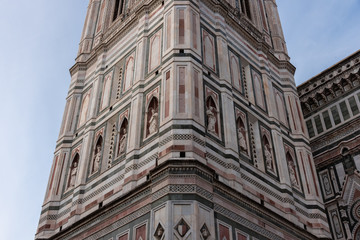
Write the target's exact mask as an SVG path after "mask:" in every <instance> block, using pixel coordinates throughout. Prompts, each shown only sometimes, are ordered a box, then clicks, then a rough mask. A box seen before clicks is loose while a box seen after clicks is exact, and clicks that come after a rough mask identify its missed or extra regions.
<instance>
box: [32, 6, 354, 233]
mask: <svg viewBox="0 0 360 240" xmlns="http://www.w3.org/2000/svg"><path fill="white" fill-rule="evenodd" d="M289 60H290V58H289V56H288V54H287V50H286V43H285V40H284V36H283V33H282V28H281V23H280V19H279V16H278V11H277V5H276V2H275V0H184V1H171V0H164V1H161V0H90V1H89V6H88V13H87V16H86V19H85V24H84V29H83V33H82V37H81V40H80V46H79V51H78V54H77V58H76V62H75V64H74V66H73V67H72V68H71V69H70V73H71V82H70V87H69V92H68V96H67V98H66V107H65V111H64V115H63V120H62V125H61V129H60V134H59V138H58V140H57V145H56V149H55V154H54V158H53V165H52V168H51V172H50V177H49V182H48V186H47V190H46V195H45V199H44V203H43V206H42V211H41V216H40V220H39V225H38V229H37V233H36V236H35V239H38V240H40V239H89V240H90V239H102V240H130V239H131V240H145V239H154V240H172V239H184V240H190V239H194V240H215V239H219V240H245V239H249V240H250V239H253V240H254V239H271V240H276V239H329V238H331V233H330V228H329V225H328V221H327V219H328V212H329V210H328V208H325V206H324V203H323V198H322V194H323V185H321V186H320V184H319V181H318V175H317V172H316V168H315V164H314V161H313V157H312V152H311V147H310V142H309V140H308V136H307V134H308V133H307V125H306V124H305V121H304V118H303V113H302V111H301V106H302V105H301V103H300V100H299V95H298V93H297V88H296V86H295V82H294V72H295V67H294V66H293V65H291V63H290V62H289ZM356 101H357V100H356ZM348 153H349V154H350V153H351V151H350V147H349V151H348ZM325 170H326V171H327V169H325ZM345 170H346V169H344V171H345ZM329 171H330V170H329ZM330 174H331V171H330ZM354 174H357V173H356V172H355V171H354ZM319 176H320V177H322V175H319ZM321 179H322V178H321ZM321 181H323V180H321ZM329 181H331V179H329ZM331 190H332V191H333V193H334V194H335V193H336V190H335V189H333V186H332V185H331ZM334 209H338V208H334ZM339 219H340V217H339ZM332 224H333V223H332ZM338 227H340V226H338ZM331 229H332V228H331ZM341 230H342V232H343V233H344V232H345V231H347V229H346V225H344V226H341Z"/></svg>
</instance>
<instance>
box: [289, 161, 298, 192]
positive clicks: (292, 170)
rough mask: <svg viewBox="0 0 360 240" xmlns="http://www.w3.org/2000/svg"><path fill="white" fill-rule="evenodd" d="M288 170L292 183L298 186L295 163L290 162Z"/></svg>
mask: <svg viewBox="0 0 360 240" xmlns="http://www.w3.org/2000/svg"><path fill="white" fill-rule="evenodd" d="M288 169H289V175H290V182H291V184H292V185H293V186H298V182H297V179H296V175H295V165H294V162H293V161H288Z"/></svg>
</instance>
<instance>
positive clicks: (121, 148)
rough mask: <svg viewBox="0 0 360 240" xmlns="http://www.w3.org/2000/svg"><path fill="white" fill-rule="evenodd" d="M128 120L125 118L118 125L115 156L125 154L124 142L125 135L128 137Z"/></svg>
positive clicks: (125, 139)
mask: <svg viewBox="0 0 360 240" xmlns="http://www.w3.org/2000/svg"><path fill="white" fill-rule="evenodd" d="M128 125H129V123H128V119H127V118H126V117H125V118H124V119H123V120H122V123H121V125H120V131H119V144H118V152H117V156H120V155H121V154H124V153H125V152H126V141H127V135H128Z"/></svg>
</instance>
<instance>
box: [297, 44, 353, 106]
mask: <svg viewBox="0 0 360 240" xmlns="http://www.w3.org/2000/svg"><path fill="white" fill-rule="evenodd" d="M359 69H360V50H359V51H357V52H355V53H354V54H352V55H351V56H349V57H347V58H345V59H343V60H342V61H340V62H338V63H336V64H335V65H333V66H332V67H329V68H328V69H326V70H324V71H323V72H321V73H320V74H318V75H316V76H315V77H313V78H311V79H309V80H308V81H306V82H304V83H303V84H301V85H299V86H298V87H297V89H298V93H299V96H300V98H301V99H302V101H305V99H307V98H308V97H311V96H314V95H315V94H316V93H319V92H322V91H323V90H324V89H325V88H329V87H330V86H331V85H332V84H333V83H339V82H340V81H341V79H345V78H349V76H350V75H351V74H356V73H359Z"/></svg>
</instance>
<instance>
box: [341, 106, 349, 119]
mask: <svg viewBox="0 0 360 240" xmlns="http://www.w3.org/2000/svg"><path fill="white" fill-rule="evenodd" d="M340 109H341V113H342V115H343V118H344V121H345V120H347V119H349V118H350V114H349V110H348V109H347V106H346V103H345V101H343V102H341V103H340Z"/></svg>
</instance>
